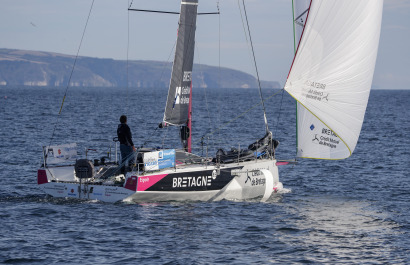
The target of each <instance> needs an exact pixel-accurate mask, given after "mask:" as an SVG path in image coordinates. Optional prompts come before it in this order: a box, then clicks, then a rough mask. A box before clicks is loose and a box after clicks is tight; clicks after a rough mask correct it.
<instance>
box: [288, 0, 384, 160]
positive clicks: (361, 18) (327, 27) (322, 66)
mask: <svg viewBox="0 0 410 265" xmlns="http://www.w3.org/2000/svg"><path fill="white" fill-rule="evenodd" d="M382 9H383V0H344V1H340V0H325V1H321V0H312V1H311V3H310V8H309V12H308V15H307V21H306V24H305V27H304V29H303V34H302V37H301V40H300V42H299V45H298V49H297V52H296V55H295V58H294V61H293V64H292V67H291V70H290V72H289V76H288V79H287V82H286V85H285V90H286V91H287V92H288V93H289V94H290V95H291V96H293V97H294V98H295V99H296V100H297V101H298V103H300V104H301V105H302V106H303V107H304V108H305V109H306V110H307V111H301V113H298V154H297V155H298V156H299V157H305V158H320V159H343V158H347V157H349V156H350V155H351V154H352V152H353V150H354V149H355V147H356V144H357V141H358V138H359V134H360V130H361V127H362V124H363V119H364V114H365V111H366V106H367V102H368V98H369V93H370V88H371V83H372V79H373V73H374V68H375V63H376V57H377V50H378V44H379V37H380V27H381V18H382Z"/></svg>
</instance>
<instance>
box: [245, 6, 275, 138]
mask: <svg viewBox="0 0 410 265" xmlns="http://www.w3.org/2000/svg"><path fill="white" fill-rule="evenodd" d="M242 4H243V10H244V13H245V18H246V25H247V26H248V34H249V41H250V43H251V47H252V55H253V62H254V64H255V70H256V76H257V78H258V86H259V96H260V98H261V103H262V108H263V117H264V119H265V127H266V132H269V127H268V119H267V118H266V109H265V103H264V100H263V96H262V88H261V81H260V79H259V71H258V66H257V64H256V58H255V51H254V49H253V43H252V36H251V30H250V28H249V22H248V15H247V13H246V7H245V0H242Z"/></svg>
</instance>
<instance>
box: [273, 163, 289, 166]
mask: <svg viewBox="0 0 410 265" xmlns="http://www.w3.org/2000/svg"><path fill="white" fill-rule="evenodd" d="M287 164H289V162H276V165H277V166H284V165H287Z"/></svg>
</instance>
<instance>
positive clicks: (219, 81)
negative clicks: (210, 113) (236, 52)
mask: <svg viewBox="0 0 410 265" xmlns="http://www.w3.org/2000/svg"><path fill="white" fill-rule="evenodd" d="M216 7H217V9H218V13H220V10H219V0H218V1H217V3H216ZM221 86H222V84H221V14H219V15H218V88H219V89H218V91H220V89H221ZM218 95H220V94H219V93H218ZM216 106H217V108H218V120H217V122H218V124H219V123H220V117H219V116H220V115H219V113H221V109H220V106H219V104H216ZM218 138H219V139H220V138H221V133H220V132H218Z"/></svg>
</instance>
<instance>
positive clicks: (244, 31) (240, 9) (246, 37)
mask: <svg viewBox="0 0 410 265" xmlns="http://www.w3.org/2000/svg"><path fill="white" fill-rule="evenodd" d="M240 1H241V0H238V8H239V14H240V15H241V21H242V28H243V33H244V35H245V40H246V45H247V46H248V48H249V46H250V45H249V40H248V34H247V33H246V29H245V23H244V22H243V15H242V8H241V2H240ZM247 51H248V53H249V57H251V58H252V54H251V52H250V51H249V49H247Z"/></svg>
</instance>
